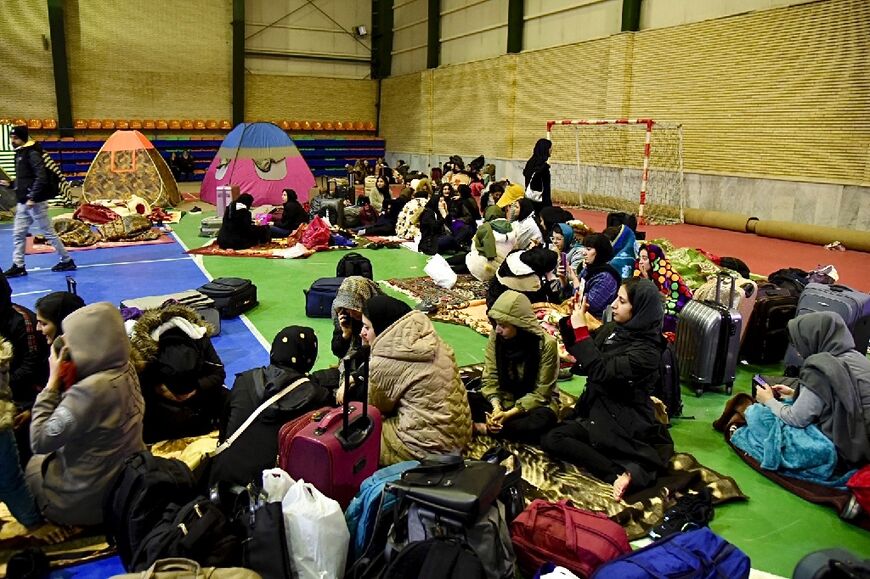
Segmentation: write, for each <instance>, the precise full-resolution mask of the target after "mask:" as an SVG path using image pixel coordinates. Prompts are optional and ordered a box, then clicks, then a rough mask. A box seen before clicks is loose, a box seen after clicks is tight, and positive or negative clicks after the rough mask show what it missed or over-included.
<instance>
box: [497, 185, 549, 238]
mask: <svg viewBox="0 0 870 579" xmlns="http://www.w3.org/2000/svg"><path fill="white" fill-rule="evenodd" d="M502 199H504V197H502ZM508 219H509V220H510V221H511V223H513V226H514V231H516V232H517V247H518V248H519V249H528V248H529V247H532V246H533V245H542V244H543V243H544V236H543V235H542V234H541V228H540V227H539V226H538V222H537V221H536V220H535V208H534V205H532V202H531V201H530V200H528V199H526V198H525V197H523V198H522V199H520V200H519V201H517V202H516V203H514V204H512V205H511V206H510V209H509V210H508Z"/></svg>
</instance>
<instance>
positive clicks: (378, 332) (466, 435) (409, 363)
mask: <svg viewBox="0 0 870 579" xmlns="http://www.w3.org/2000/svg"><path fill="white" fill-rule="evenodd" d="M362 321H363V329H362V333H361V336H362V340H363V344H364V345H368V346H369V347H370V348H371V354H370V355H371V359H370V366H369V387H368V392H369V403H370V404H372V405H373V406H375V407H376V408H377V409H378V410H380V411H381V413H382V414H383V415H384V425H383V434H382V440H381V464H382V465H384V466H386V465H390V464H394V463H397V462H401V461H404V460H420V459H422V458H423V457H425V456H426V455H427V454H430V453H436V454H444V453H450V452H461V451H462V450H463V449H464V448H465V447H466V446H467V445H468V443H469V442H470V441H471V413H470V411H469V409H468V400H467V397H466V394H465V386H463V385H462V381H461V380H460V379H459V370H458V368H457V367H456V359H455V357H454V355H453V349H452V348H451V347H450V346H448V345H447V344H446V343H445V342H444V341H443V340H442V339H441V338H440V337H439V336H438V334H437V333H436V332H435V328H434V327H433V326H432V322H431V321H429V318H428V317H426V314H424V313H423V312H421V311H417V310H411V308H410V307H409V306H408V305H407V304H406V303H404V302H401V301H399V300H397V299H395V298H392V297H389V296H383V295H382V296H375V297H373V298H371V299H370V300H369V301H368V302H366V309H365V312H364V313H363V320H362Z"/></svg>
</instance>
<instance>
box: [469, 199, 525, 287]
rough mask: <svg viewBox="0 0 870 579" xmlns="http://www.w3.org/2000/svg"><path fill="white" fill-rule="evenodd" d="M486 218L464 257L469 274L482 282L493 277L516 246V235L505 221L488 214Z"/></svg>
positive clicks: (508, 222) (490, 213)
mask: <svg viewBox="0 0 870 579" xmlns="http://www.w3.org/2000/svg"><path fill="white" fill-rule="evenodd" d="M487 215H488V218H487V219H486V220H485V222H484V223H483V225H481V226H480V227H479V228H478V229H477V232H476V233H475V234H474V238H473V239H472V243H471V247H470V250H469V252H468V254H466V256H465V266H466V267H467V268H468V271H469V273H471V275H473V276H474V277H475V278H477V279H479V280H480V281H483V282H488V281H490V280H491V279H492V278H493V277H495V273H496V272H497V271H498V268H499V267H500V266H501V264H502V262H504V260H505V258H506V257H507V256H508V254H509V253H510V252H512V251H513V250H514V248H515V247H516V244H517V234H516V233H514V230H513V226H512V225H511V223H510V221H508V220H507V219H503V218H499V217H496V216H494V215H492V212H488V214H487Z"/></svg>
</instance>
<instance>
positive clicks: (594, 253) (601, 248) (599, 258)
mask: <svg viewBox="0 0 870 579" xmlns="http://www.w3.org/2000/svg"><path fill="white" fill-rule="evenodd" d="M583 245H584V246H585V247H586V256H585V257H584V258H583V269H582V270H581V271H580V276H579V278H580V280H585V289H584V290H583V296H584V297H585V300H586V302H587V303H588V304H589V306H588V307H589V313H590V314H592V315H593V316H594V317H596V318H598V319H599V320H600V319H602V318H603V317H604V312H605V310H607V308H608V306H610V304H612V303H613V300H615V299H616V292H617V291H618V290H619V284H620V283H621V281H622V280H621V278H620V277H619V273H617V271H616V270H615V269H613V266H611V265H610V263H608V262H609V261H610V260H611V258H612V257H613V246H612V245H610V240H609V239H607V236H606V235H603V234H601V233H593V234H592V235H587V236H586V237H585V238H584V239H583Z"/></svg>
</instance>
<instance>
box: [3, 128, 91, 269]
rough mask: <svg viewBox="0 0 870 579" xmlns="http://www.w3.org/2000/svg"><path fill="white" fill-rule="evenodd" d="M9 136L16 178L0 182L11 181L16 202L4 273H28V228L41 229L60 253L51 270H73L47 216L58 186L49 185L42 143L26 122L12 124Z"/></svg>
mask: <svg viewBox="0 0 870 579" xmlns="http://www.w3.org/2000/svg"><path fill="white" fill-rule="evenodd" d="M9 138H10V141H11V142H12V146H13V147H15V182H14V184H12V183H10V182H9V181H6V180H2V179H0V185H3V186H5V187H10V186H13V185H14V188H15V195H16V198H17V201H18V205H17V207H16V208H15V224H14V225H13V230H12V243H13V250H12V267H10V268H9V269H7V270H6V271H4V272H3V273H4V274H5V275H6V277H20V276H24V275H27V268H26V267H25V266H24V246H25V242H26V241H27V234H28V232H30V231H31V229H36V231H38V232H39V233H41V234H42V235H43V236H44V237H45V239H46V241H48V243H50V244H51V245H52V247H54V250H55V251H56V252H57V254H58V255H59V256H60V261H59V262H58V263H57V264H55V265H54V266H53V267H52V268H51V271H72V270H74V269H75V268H76V264H75V262H74V261H73V259H72V258H71V257H70V256H69V253H67V250H66V247H64V245H63V241H61V240H60V237H58V236H57V233H55V231H54V226H53V225H52V224H51V218H50V217H49V216H48V200H49V199H51V198H52V197H54V196H55V195H57V187H54V186H52V181H51V180H49V176H48V171H49V169H48V168H47V167H46V166H45V159H44V158H43V152H42V147H40V146H39V144H38V143H37V142H36V141H33V140H31V139H30V135H29V133H28V131H27V127H25V126H17V127H13V128H12V131H11V134H10V137H9Z"/></svg>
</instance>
